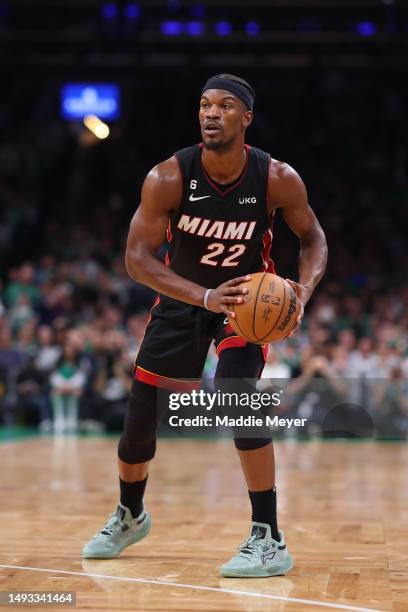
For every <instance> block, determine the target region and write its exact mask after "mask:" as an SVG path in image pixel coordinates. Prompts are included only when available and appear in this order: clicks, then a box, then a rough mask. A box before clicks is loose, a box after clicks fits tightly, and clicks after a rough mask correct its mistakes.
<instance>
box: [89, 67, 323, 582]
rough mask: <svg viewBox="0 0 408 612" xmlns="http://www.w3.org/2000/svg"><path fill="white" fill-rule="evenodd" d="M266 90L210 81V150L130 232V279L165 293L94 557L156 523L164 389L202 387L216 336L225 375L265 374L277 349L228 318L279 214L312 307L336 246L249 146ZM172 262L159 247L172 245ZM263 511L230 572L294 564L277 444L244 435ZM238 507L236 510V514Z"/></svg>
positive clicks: (111, 552) (265, 266) (260, 264)
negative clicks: (294, 244) (150, 488)
mask: <svg viewBox="0 0 408 612" xmlns="http://www.w3.org/2000/svg"><path fill="white" fill-rule="evenodd" d="M254 98H255V94H254V91H253V89H252V87H251V86H250V85H249V84H248V83H247V82H246V81H244V80H243V79H241V78H238V77H236V76H233V75H228V74H220V75H217V76H215V77H212V78H210V79H209V80H208V81H207V83H206V84H205V86H204V88H203V90H202V95H201V101H200V110H199V120H200V126H201V135H202V143H201V144H197V145H193V146H191V147H188V148H186V149H183V150H181V151H178V152H177V153H175V155H173V156H172V157H171V158H170V159H168V160H166V161H164V162H162V163H160V164H159V165H157V166H156V167H155V168H153V170H151V171H150V172H149V174H148V175H147V177H146V180H145V182H144V185H143V189H142V198H141V204H140V206H139V208H138V209H137V211H136V213H135V215H134V217H133V219H132V222H131V225H130V230H129V236H128V243H127V248H126V265H127V270H128V272H129V274H130V276H131V277H132V278H133V279H135V280H137V281H139V282H141V283H143V284H145V285H147V286H149V287H151V288H152V289H154V290H155V291H157V292H158V298H157V300H156V302H155V305H154V307H153V309H152V313H151V319H150V321H149V323H148V325H147V328H146V333H145V337H144V340H143V343H142V346H141V348H140V351H139V354H138V357H137V360H136V364H135V375H134V378H135V380H134V382H133V385H132V390H131V395H130V399H129V403H128V411H127V415H126V419H125V423H124V431H123V434H122V436H121V439H120V442H119V447H118V455H119V475H120V479H119V482H120V503H119V505H118V508H117V510H116V512H115V513H114V514H112V515H111V516H110V518H109V520H108V521H107V523H106V524H105V526H104V527H103V528H102V529H101V530H100V531H99V532H98V533H97V534H96V535H95V536H94V537H93V538H92V539H91V540H90V541H89V542H88V543H87V544H86V545H85V547H84V549H83V556H84V557H85V558H102V559H107V558H114V557H117V556H118V555H119V553H120V552H121V551H122V550H123V549H124V548H125V547H126V546H129V545H130V544H134V543H135V542H138V541H140V540H141V539H142V538H144V537H145V536H146V535H147V534H148V532H149V530H150V525H151V518H150V515H149V514H148V513H147V512H146V511H145V510H144V507H143V495H144V491H145V487H146V482H147V475H148V469H149V462H150V461H151V459H153V457H154V455H155V449H156V428H157V393H158V388H160V386H163V385H171V384H173V383H174V385H177V388H178V389H180V388H181V389H182V388H184V389H185V390H189V389H191V384H192V381H193V382H194V381H199V379H200V377H201V373H202V370H203V366H204V362H205V359H206V355H207V352H208V349H209V346H210V343H211V342H212V341H214V342H215V346H216V349H217V353H218V356H219V360H218V366H217V371H216V378H217V379H223V378H252V379H256V378H257V377H259V376H260V374H261V372H262V369H263V366H264V362H265V351H264V350H263V348H262V347H261V346H259V345H255V344H250V343H248V342H246V341H245V340H244V339H242V338H240V337H238V336H236V335H235V334H234V332H233V330H232V328H231V327H230V326H229V325H228V320H227V319H226V316H227V315H230V316H232V317H233V316H234V313H233V312H232V311H231V305H232V304H239V303H240V302H242V300H243V299H244V294H245V292H246V289H245V288H243V287H242V283H243V282H244V281H245V280H247V279H248V278H249V276H248V275H250V274H251V272H252V273H254V272H259V271H261V270H268V271H271V272H273V271H274V267H273V263H272V261H271V260H270V258H269V250H270V247H271V239H272V233H271V225H272V220H273V216H274V212H275V210H276V209H277V208H281V209H282V213H283V218H284V219H285V221H286V223H287V224H288V225H289V227H290V228H291V229H292V230H293V232H294V233H295V234H296V235H297V236H298V238H299V241H300V254H299V282H298V283H295V282H291V284H292V286H293V287H294V288H295V290H296V292H297V295H298V298H299V300H300V302H301V312H300V314H299V317H298V320H297V325H299V324H300V321H301V318H302V314H303V307H304V305H305V304H306V303H307V301H308V300H309V298H310V296H311V294H312V292H313V290H314V288H315V287H316V285H317V283H318V282H319V280H320V278H321V277H322V275H323V272H324V269H325V266H326V259H327V247H326V240H325V237H324V234H323V231H322V229H321V227H320V225H319V223H318V221H317V219H316V217H315V215H314V213H313V211H312V210H311V208H310V206H309V205H308V201H307V194H306V189H305V186H304V184H303V182H302V180H301V179H300V177H299V175H298V174H297V173H296V172H295V171H294V170H293V169H292V168H291V167H290V166H288V165H287V164H285V163H282V162H279V161H276V160H274V159H271V157H270V155H269V154H268V153H265V152H264V151H261V150H260V149H257V148H255V147H250V146H248V145H246V144H245V132H246V129H247V128H248V127H249V126H250V125H251V123H252V119H253V112H252V111H253V105H254ZM166 233H167V240H168V241H169V254H168V257H167V258H166V259H167V261H166V264H167V265H164V264H163V263H161V262H160V261H159V260H158V259H157V258H156V252H157V250H158V249H159V247H160V246H161V245H162V243H163V241H164V239H165V238H166ZM234 442H235V446H236V448H237V451H238V453H239V458H240V460H241V464H242V470H243V473H244V476H245V479H246V483H247V486H248V492H249V497H250V501H251V505H252V527H251V532H250V535H249V537H248V538H247V540H246V541H245V542H244V543H243V544H242V545H241V546H240V547H239V549H238V553H237V554H236V555H234V556H233V557H232V559H231V560H230V561H228V562H227V563H226V564H224V565H223V566H222V567H221V574H222V575H223V576H237V577H238V576H246V577H252V576H253V577H258V576H274V575H278V574H282V573H284V572H286V571H289V570H290V569H291V568H292V566H293V561H292V558H291V556H290V555H289V553H288V551H287V548H286V544H285V539H284V534H283V532H282V531H280V530H278V525H277V518H276V490H275V463H274V454H273V448H272V440H271V438H267V439H265V438H261V439H254V438H239V437H236V438H234ZM231 510H232V509H231Z"/></svg>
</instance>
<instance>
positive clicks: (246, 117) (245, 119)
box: [242, 111, 254, 128]
mask: <svg viewBox="0 0 408 612" xmlns="http://www.w3.org/2000/svg"><path fill="white" fill-rule="evenodd" d="M253 118H254V114H253V112H252V111H245V113H244V114H243V115H242V127H243V128H247V127H249V126H250V125H251V123H252V120H253Z"/></svg>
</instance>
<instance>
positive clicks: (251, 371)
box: [215, 343, 264, 378]
mask: <svg viewBox="0 0 408 612" xmlns="http://www.w3.org/2000/svg"><path fill="white" fill-rule="evenodd" d="M263 366H264V361H263V356H262V350H261V348H260V347H259V346H258V345H256V344H249V343H248V344H247V345H246V346H244V347H233V348H227V349H224V350H223V351H221V353H220V357H219V360H218V365H217V371H216V374H215V377H216V378H258V376H259V374H260V372H262V368H263Z"/></svg>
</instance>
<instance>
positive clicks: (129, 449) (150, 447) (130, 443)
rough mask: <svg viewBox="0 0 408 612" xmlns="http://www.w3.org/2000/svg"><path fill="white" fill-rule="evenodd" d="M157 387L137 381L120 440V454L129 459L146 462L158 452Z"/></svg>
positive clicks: (133, 386)
mask: <svg viewBox="0 0 408 612" xmlns="http://www.w3.org/2000/svg"><path fill="white" fill-rule="evenodd" d="M156 402H157V390H156V388H155V387H152V386H151V385H146V384H144V383H142V382H139V381H134V382H133V385H132V391H131V394H130V396H129V400H128V407H127V412H126V417H125V422H124V426H123V432H122V435H121V438H120V440H119V445H118V456H119V459H121V461H124V462H125V463H130V464H134V463H144V462H145V461H150V459H153V457H154V455H155V452H156V431H157V403H156Z"/></svg>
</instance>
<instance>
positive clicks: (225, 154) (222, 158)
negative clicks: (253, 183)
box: [202, 144, 247, 185]
mask: <svg viewBox="0 0 408 612" xmlns="http://www.w3.org/2000/svg"><path fill="white" fill-rule="evenodd" d="M246 156H247V152H246V150H245V147H244V144H242V146H241V145H240V146H237V147H233V148H232V149H230V150H229V151H211V150H208V149H205V148H203V152H202V164H203V166H204V170H205V171H206V173H207V174H208V176H209V177H210V178H211V179H212V180H213V181H215V182H216V183H218V184H220V185H223V184H227V183H233V182H234V181H235V179H237V178H238V177H239V176H240V175H241V174H242V172H243V170H244V168H245V164H246Z"/></svg>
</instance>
